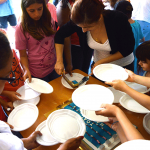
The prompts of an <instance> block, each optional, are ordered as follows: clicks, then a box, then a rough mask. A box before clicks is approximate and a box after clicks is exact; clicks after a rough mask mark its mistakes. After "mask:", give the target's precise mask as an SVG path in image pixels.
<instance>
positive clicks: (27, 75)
mask: <svg viewBox="0 0 150 150" xmlns="http://www.w3.org/2000/svg"><path fill="white" fill-rule="evenodd" d="M27 78H29V82H31V80H32V78H31V73H30V71H29V70H28V69H26V70H25V72H24V75H23V79H24V81H25V80H26V79H27Z"/></svg>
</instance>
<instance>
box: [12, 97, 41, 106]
mask: <svg viewBox="0 0 150 150" xmlns="http://www.w3.org/2000/svg"><path fill="white" fill-rule="evenodd" d="M35 98H37V100H36V103H31V104H34V105H37V104H38V103H39V102H40V96H37V97H35ZM35 98H34V99H35ZM29 100H30V99H29ZM16 101H19V100H16ZM16 101H14V102H13V106H14V108H16V107H18V106H19V105H15V102H16ZM25 103H26V102H25ZM25 103H23V104H25ZM28 103H29V102H28ZM20 105H21V104H20Z"/></svg>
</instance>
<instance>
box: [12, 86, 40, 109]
mask: <svg viewBox="0 0 150 150" xmlns="http://www.w3.org/2000/svg"><path fill="white" fill-rule="evenodd" d="M16 92H18V93H19V94H20V95H21V96H18V98H19V99H21V100H17V101H14V102H13V106H14V107H17V106H19V105H21V104H24V103H32V104H34V105H37V104H38V103H39V101H40V95H41V93H39V92H36V91H34V90H33V89H31V88H30V87H29V86H28V85H26V84H25V85H23V86H21V87H20V88H19V89H18V90H17V91H16Z"/></svg>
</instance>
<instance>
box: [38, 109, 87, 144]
mask: <svg viewBox="0 0 150 150" xmlns="http://www.w3.org/2000/svg"><path fill="white" fill-rule="evenodd" d="M36 131H40V132H41V133H42V136H38V137H37V138H36V141H37V142H38V143H39V144H41V145H44V146H51V145H55V144H57V143H64V142H66V141H67V140H68V139H71V138H75V137H78V136H84V134H85V131H86V126H85V123H84V121H83V119H82V118H81V116H80V115H79V114H77V113H76V112H74V111H72V110H68V109H61V110H56V111H54V112H53V113H51V114H50V115H49V116H48V118H47V120H46V121H44V122H42V123H41V124H40V125H39V126H38V127H37V128H36Z"/></svg>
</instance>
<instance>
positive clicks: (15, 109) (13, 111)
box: [7, 103, 39, 131]
mask: <svg viewBox="0 0 150 150" xmlns="http://www.w3.org/2000/svg"><path fill="white" fill-rule="evenodd" d="M25 105H30V106H31V105H32V107H34V108H35V111H36V113H37V114H36V118H35V120H34V121H33V122H32V124H31V125H30V126H28V127H26V128H22V129H20V128H19V129H11V130H12V131H24V130H26V129H28V128H30V127H31V126H32V125H33V124H34V123H35V122H36V120H37V118H38V116H39V110H38V108H37V106H35V105H34V104H31V103H25V104H21V105H19V106H18V107H16V108H14V109H13V110H12V111H11V113H10V114H9V116H8V119H7V122H8V123H9V124H11V123H10V117H11V116H12V115H14V113H16V111H17V109H20V107H24V106H25ZM11 125H12V126H14V125H13V124H11Z"/></svg>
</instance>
